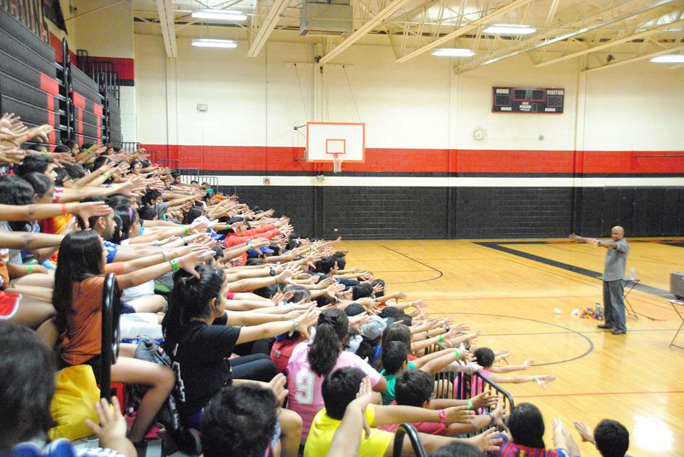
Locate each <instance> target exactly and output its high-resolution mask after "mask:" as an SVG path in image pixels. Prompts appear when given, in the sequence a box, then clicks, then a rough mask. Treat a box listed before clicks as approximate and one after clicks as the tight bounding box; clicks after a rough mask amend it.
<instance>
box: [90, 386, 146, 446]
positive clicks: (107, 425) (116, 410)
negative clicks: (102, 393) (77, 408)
mask: <svg viewBox="0 0 684 457" xmlns="http://www.w3.org/2000/svg"><path fill="white" fill-rule="evenodd" d="M95 412H96V413H97V418H98V420H99V422H100V424H99V425H98V424H96V423H95V422H93V421H91V420H90V419H86V420H85V424H86V426H87V427H88V428H89V429H90V430H92V432H93V433H94V434H95V435H97V437H98V438H99V439H100V446H102V447H104V448H113V449H117V450H119V452H123V449H121V447H122V446H125V447H128V448H129V452H124V454H125V455H131V452H130V451H132V455H135V448H134V447H133V443H131V442H130V441H128V440H127V439H126V431H127V428H128V424H127V422H126V419H124V417H123V415H122V414H121V408H120V406H119V400H118V399H117V398H116V397H112V407H110V406H109V402H108V401H107V399H105V398H103V399H101V400H100V401H99V402H96V403H95Z"/></svg>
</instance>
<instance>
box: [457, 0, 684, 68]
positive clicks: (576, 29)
mask: <svg viewBox="0 0 684 457" xmlns="http://www.w3.org/2000/svg"><path fill="white" fill-rule="evenodd" d="M606 3H607V2H602V6H604V8H605V4H606ZM609 5H610V7H609V8H607V9H604V10H602V11H600V12H598V13H594V14H593V15H588V14H586V13H588V11H586V10H585V9H582V10H581V11H580V19H579V20H577V21H575V22H571V23H561V24H554V28H552V29H550V30H547V31H544V32H542V33H541V34H534V35H532V36H529V37H528V38H525V39H522V40H520V41H515V40H499V41H500V42H502V43H504V45H505V47H503V48H500V49H497V50H495V51H493V52H491V53H489V54H487V55H483V56H482V57H476V58H473V59H472V60H471V61H469V62H467V63H464V64H461V65H458V66H456V67H454V70H455V71H456V72H457V73H463V72H465V71H469V70H473V69H475V68H479V67H482V66H485V65H490V64H492V63H495V62H500V61H502V60H505V59H509V58H511V57H515V56H518V55H521V54H524V53H530V52H534V51H537V50H541V51H540V52H539V53H538V55H537V56H536V59H533V60H535V61H536V62H537V64H538V65H540V66H544V63H543V62H542V59H543V58H544V56H545V54H544V52H543V51H544V48H545V47H546V46H549V45H552V44H555V43H561V42H566V44H567V46H566V49H565V51H563V55H566V54H567V53H574V52H575V50H573V51H569V49H570V46H571V45H572V44H575V43H579V42H580V38H581V36H582V35H586V34H587V33H589V32H593V31H597V33H599V31H600V32H601V35H600V36H598V37H597V36H594V40H593V41H594V43H600V42H601V40H603V39H604V38H603V37H604V36H605V35H606V34H607V33H611V34H617V33H618V32H619V31H620V30H624V29H625V28H626V27H625V25H624V24H623V22H625V21H633V20H635V17H636V22H637V23H639V20H638V19H639V17H641V15H644V14H646V15H649V14H650V16H648V17H651V18H652V15H653V12H654V11H655V10H656V9H661V8H664V7H672V6H678V7H679V8H680V9H681V8H682V6H684V2H682V1H681V0H658V1H652V0H635V1H632V2H629V3H621V2H610V3H609ZM661 13H662V10H661ZM557 14H558V13H557ZM552 21H553V19H552ZM609 26H619V28H617V29H615V30H612V31H611V30H610V29H608V27H609ZM630 27H632V24H631V23H630ZM604 28H605V29H604ZM632 30H636V29H635V28H632ZM663 30H665V29H663ZM659 32H662V30H659V31H655V32H653V33H659ZM639 33H640V32H639ZM646 35H647V36H648V35H649V34H646ZM570 40H572V41H570ZM632 40H633V39H630V40H625V41H624V42H627V41H632ZM582 41H584V40H582ZM585 44H586V43H585ZM614 45H616V44H614ZM597 46H602V44H597ZM557 50H558V49H556V51H557ZM585 50H586V48H585ZM580 52H582V51H580ZM590 53H591V51H590V52H583V54H580V55H584V54H590ZM553 59H556V57H553ZM553 59H551V60H553ZM563 60H566V59H563ZM559 61H560V60H559Z"/></svg>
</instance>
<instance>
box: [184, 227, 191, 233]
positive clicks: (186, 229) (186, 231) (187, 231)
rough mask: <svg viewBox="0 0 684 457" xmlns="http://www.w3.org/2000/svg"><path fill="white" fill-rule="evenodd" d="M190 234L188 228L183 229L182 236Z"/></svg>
mask: <svg viewBox="0 0 684 457" xmlns="http://www.w3.org/2000/svg"><path fill="white" fill-rule="evenodd" d="M189 233H190V227H185V230H183V234H184V235H187V234H189Z"/></svg>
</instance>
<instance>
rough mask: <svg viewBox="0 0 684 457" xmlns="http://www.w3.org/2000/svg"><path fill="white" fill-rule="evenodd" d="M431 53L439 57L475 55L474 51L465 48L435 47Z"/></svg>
mask: <svg viewBox="0 0 684 457" xmlns="http://www.w3.org/2000/svg"><path fill="white" fill-rule="evenodd" d="M432 55H433V56H440V57H471V56H474V55H475V52H474V51H472V50H470V49H465V48H437V49H435V50H434V52H433V53H432Z"/></svg>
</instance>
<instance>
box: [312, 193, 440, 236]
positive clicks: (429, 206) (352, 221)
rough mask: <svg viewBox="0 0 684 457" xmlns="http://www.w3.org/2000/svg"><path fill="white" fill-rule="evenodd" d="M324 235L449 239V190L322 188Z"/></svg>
mask: <svg viewBox="0 0 684 457" xmlns="http://www.w3.org/2000/svg"><path fill="white" fill-rule="evenodd" d="M321 189H322V201H321V204H322V206H321V207H320V208H321V212H322V213H323V224H322V227H321V229H322V231H321V236H322V237H324V238H334V237H336V236H338V235H341V236H342V237H343V238H345V239H353V240H373V239H440V238H447V237H448V236H447V216H448V206H447V198H448V194H449V193H448V189H447V188H442V187H439V188H434V187H322V188H321Z"/></svg>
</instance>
